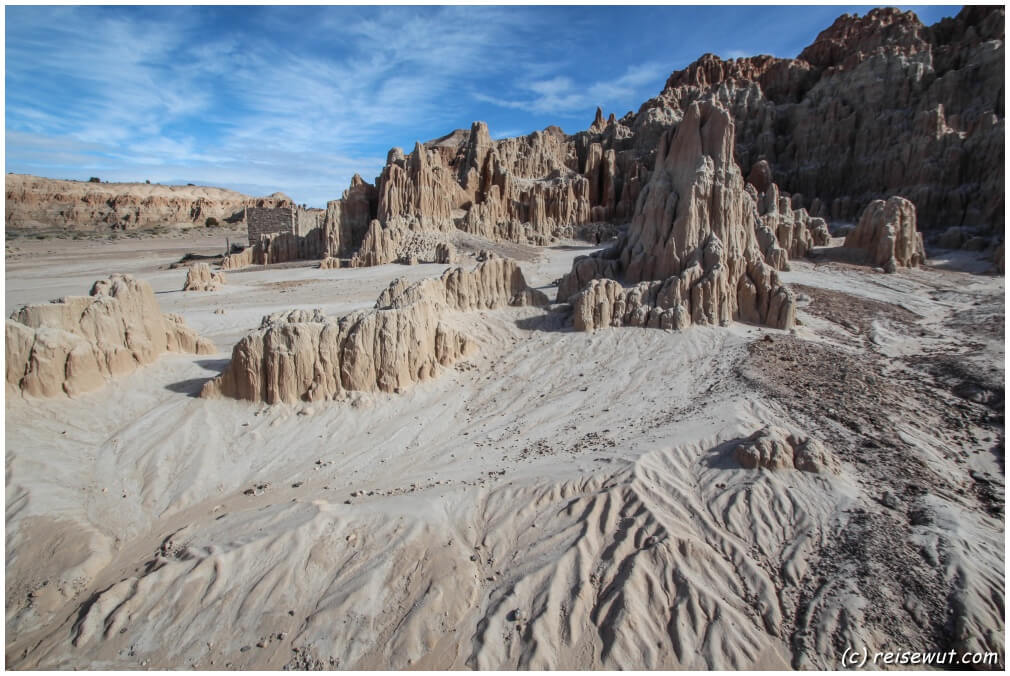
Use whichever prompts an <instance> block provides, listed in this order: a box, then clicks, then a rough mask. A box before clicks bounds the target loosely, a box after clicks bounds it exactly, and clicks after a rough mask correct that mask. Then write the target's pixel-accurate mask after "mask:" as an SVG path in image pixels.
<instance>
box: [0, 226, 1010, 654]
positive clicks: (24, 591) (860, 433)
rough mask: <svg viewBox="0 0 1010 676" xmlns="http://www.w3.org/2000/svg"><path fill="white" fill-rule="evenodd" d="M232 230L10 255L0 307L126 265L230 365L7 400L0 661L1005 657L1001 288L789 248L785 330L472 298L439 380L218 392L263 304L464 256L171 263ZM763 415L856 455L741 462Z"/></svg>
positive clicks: (367, 289)
mask: <svg viewBox="0 0 1010 676" xmlns="http://www.w3.org/2000/svg"><path fill="white" fill-rule="evenodd" d="M223 246H224V237H223V236H222V237H220V241H217V239H215V238H213V237H210V238H207V237H204V236H203V235H201V236H199V237H195V236H194V238H191V239H179V238H173V239H158V240H147V241H118V242H114V243H109V244H99V243H93V242H89V243H86V245H82V244H81V243H80V242H68V241H55V242H54V241H39V242H25V243H24V244H23V248H22V249H20V250H19V251H18V252H16V255H15V256H13V257H11V256H10V255H9V257H8V260H7V269H6V282H7V287H6V296H5V301H6V306H7V312H8V313H10V312H11V311H12V310H13V309H15V308H16V306H17V305H19V304H21V303H27V302H40V301H45V300H48V299H50V298H55V297H57V296H60V295H65V294H73V295H80V294H84V293H86V292H87V289H88V288H89V287H90V285H91V283H92V282H93V281H94V280H96V279H98V278H101V277H105V276H107V275H108V274H109V273H112V272H128V273H131V274H134V275H136V276H139V277H142V278H143V279H145V280H147V281H148V282H150V283H151V284H152V286H153V287H154V289H155V291H156V292H157V297H158V302H159V303H160V305H161V308H162V310H163V311H165V312H176V313H179V314H181V315H183V317H184V318H185V320H186V322H187V323H188V324H189V325H190V326H192V327H194V328H195V329H196V330H198V331H199V332H200V333H201V334H202V335H204V336H206V337H208V338H210V339H211V340H213V341H214V342H215V344H216V345H217V346H218V348H219V350H220V354H218V355H216V356H212V357H208V356H194V355H176V354H172V355H167V356H163V357H161V358H160V359H159V360H158V361H157V362H156V363H154V364H153V365H150V366H148V367H145V368H142V369H140V370H138V371H136V372H134V373H133V374H131V375H129V376H126V377H122V378H119V379H116V380H114V381H112V382H111V383H110V384H109V385H108V386H107V387H106V388H104V389H102V390H100V391H98V392H94V393H90V394H86V395H83V396H79V397H75V398H73V399H66V398H64V399H51V400H27V399H20V398H17V399H15V398H11V397H8V399H7V402H6V435H5V440H6V529H7V539H6V543H5V544H6V565H7V569H6V580H5V585H6V586H5V589H6V624H5V627H6V636H7V641H6V658H7V666H8V667H10V668H16V669H23V668H53V669H67V668H99V669H102V668H109V669H135V668H189V667H197V668H205V669H222V668H266V669H279V668H283V667H293V668H348V669H353V668H357V669H371V668H392V669H399V668H419V669H432V668H436V669H450V668H485V669H513V668H600V667H606V668H683V667H687V668H698V669H704V668H790V667H792V668H838V667H840V666H841V664H840V660H841V657H842V653H843V651H844V650H845V649H846V648H847V647H855V648H864V647H865V648H867V649H868V650H870V651H874V650H924V651H925V650H940V649H948V648H950V649H957V650H959V651H965V650H978V651H989V650H995V651H999V653H1000V656H1001V657H1000V659H1001V660H1002V654H1003V649H1004V645H1003V635H1004V621H1003V616H1004V574H1005V561H1004V547H1005V543H1004V511H1003V510H1004V422H1003V388H1004V375H1003V374H1004V297H1005V296H1004V294H1005V289H1004V279H1003V278H1002V277H993V276H987V275H980V274H969V273H966V272H960V271H957V270H952V269H934V268H929V267H926V268H923V269H913V270H905V269H902V270H901V271H900V272H898V273H897V274H894V275H884V274H881V273H878V272H875V271H873V270H871V269H869V268H865V267H859V266H853V265H848V264H844V263H837V262H827V263H813V262H810V261H794V262H791V266H792V271H791V272H787V273H784V274H783V278H784V279H785V281H787V282H788V283H790V284H795V285H796V287H795V288H796V291H797V293H798V295H799V311H798V317H799V319H800V322H801V323H800V325H799V326H797V327H796V329H795V330H794V331H793V332H784V331H775V330H769V329H763V328H757V327H753V326H748V325H744V324H732V325H731V326H729V327H727V328H717V327H693V328H691V329H689V330H686V331H683V332H680V333H672V332H667V331H660V330H650V329H636V328H620V329H604V330H600V331H597V332H595V333H576V332H573V331H572V330H571V329H570V327H566V325H565V315H564V314H563V313H562V312H559V311H558V310H557V309H553V310H552V309H546V310H544V309H538V308H530V307H526V308H510V309H504V310H496V311H485V312H475V313H469V314H460V315H459V316H458V317H454V318H453V321H454V322H456V323H458V324H459V325H460V326H461V327H465V328H466V329H467V331H468V332H469V333H471V334H472V335H473V336H475V337H476V339H477V340H478V342H479V345H480V350H479V352H478V353H477V354H476V355H474V356H472V357H470V358H468V359H467V360H465V361H463V362H459V363H457V364H456V365H455V366H454V367H453V368H450V369H447V372H446V373H444V374H443V375H442V376H441V377H439V378H436V379H434V380H432V381H429V382H426V383H423V384H421V385H418V386H416V387H414V388H412V389H410V390H409V391H407V392H406V393H404V394H399V395H395V394H389V395H386V394H359V395H355V396H353V397H351V398H350V399H349V400H347V401H339V402H326V403H313V404H304V403H303V404H297V405H286V404H279V405H273V406H266V405H260V404H250V403H248V402H242V401H234V400H229V399H211V400H204V399H200V398H196V396H195V395H196V393H197V392H199V390H200V387H201V386H202V384H203V383H204V382H205V381H206V380H208V379H209V378H211V377H213V376H214V375H216V374H217V373H218V372H220V371H221V370H222V369H223V368H224V366H225V364H226V363H227V360H228V358H229V355H230V351H231V348H232V346H233V345H234V344H235V342H237V341H238V340H239V339H240V338H241V337H242V336H243V335H244V334H245V333H246V332H248V331H250V330H252V329H253V328H255V327H256V326H258V325H259V321H260V318H261V317H262V316H263V315H265V314H268V313H270V312H274V311H278V310H286V309H291V308H306V309H311V308H316V307H318V308H322V309H323V310H324V311H326V312H327V313H330V314H338V313H342V312H346V311H349V310H353V309H357V308H363V307H369V306H371V305H372V304H373V303H374V301H375V298H376V296H377V295H378V294H379V292H380V291H381V290H382V289H383V288H385V287H386V286H387V285H388V283H389V282H390V281H391V280H392V279H393V278H395V277H397V276H405V277H407V278H408V279H410V280H416V279H421V278H424V277H428V276H436V275H438V274H440V273H441V272H442V271H443V270H444V269H445V267H446V266H442V265H417V266H401V265H386V266H380V267H375V268H366V269H356V270H347V269H343V270H320V269H317V268H316V267H314V266H311V265H304V266H284V267H278V268H272V269H255V270H250V271H237V272H229V273H227V284H226V285H225V287H224V288H223V289H222V290H221V291H218V292H212V293H200V292H189V293H184V292H182V291H180V289H181V288H182V285H183V281H184V278H185V274H186V271H185V269H174V270H173V269H168V267H167V266H168V265H169V264H170V263H171V262H173V261H175V260H178V258H179V257H180V256H181V255H182V254H183V253H186V252H188V251H195V252H198V253H206V254H211V253H217V252H219V251H220V250H221V249H223ZM33 247H37V248H38V250H39V251H40V252H41V251H45V253H44V254H42V253H37V254H34V255H33V251H34V249H33ZM590 250H591V249H590V248H588V247H585V246H579V245H574V244H570V245H568V246H558V247H554V248H550V249H545V250H542V251H540V252H539V253H538V252H537V251H535V250H529V251H526V252H525V253H526V254H527V255H526V256H525V258H526V260H525V261H524V263H523V268H524V271H525V272H526V274H527V279H529V281H530V283H531V285H533V286H537V287H540V288H544V289H545V290H546V291H547V292H548V294H549V295H551V297H553V292H552V290H551V289H549V288H546V287H547V286H548V285H550V284H551V283H552V282H553V281H554V280H555V279H557V278H558V277H559V276H560V275H561V274H562V273H563V272H565V271H567V270H568V269H570V265H571V261H572V259H573V258H574V257H575V256H576V255H580V254H584V253H587V252H588V251H590ZM513 253H515V252H513ZM519 253H522V252H519ZM471 260H472V259H464V264H466V265H470V264H472V263H471V262H470V261H471ZM948 267H949V266H948ZM766 425H776V426H779V427H782V428H786V429H788V430H792V431H796V432H800V433H802V434H804V435H809V436H811V437H813V438H816V439H818V440H819V441H820V442H821V443H823V445H824V447H825V448H826V449H827V451H828V452H829V453H830V455H831V457H832V458H833V459H834V460H835V461H837V467H838V472H837V473H821V474H815V473H810V472H802V471H798V470H794V469H781V470H768V469H744V468H742V467H741V465H740V464H739V462H738V461H737V459H736V458H735V456H734V449H735V448H736V446H737V445H738V444H739V442H740V441H741V440H743V439H745V438H746V437H748V436H749V435H751V434H752V433H753V432H755V431H756V430H758V429H760V428H762V427H764V426H766Z"/></svg>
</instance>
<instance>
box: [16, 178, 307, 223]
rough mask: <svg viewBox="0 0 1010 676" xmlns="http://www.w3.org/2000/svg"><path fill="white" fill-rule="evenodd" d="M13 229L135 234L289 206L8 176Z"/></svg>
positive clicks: (238, 196) (199, 189)
mask: <svg viewBox="0 0 1010 676" xmlns="http://www.w3.org/2000/svg"><path fill="white" fill-rule="evenodd" d="M5 180H6V202H5V204H6V210H7V211H6V221H5V222H6V227H7V228H8V229H11V228H18V229H37V228H70V229H81V230H93V229H100V228H110V227H114V228H119V229H122V230H133V229H137V228H150V227H155V226H168V227H189V226H193V225H200V226H202V225H206V223H207V219H208V218H213V219H215V220H217V221H218V222H219V223H224V222H234V223H238V222H241V221H242V219H243V215H242V214H243V210H244V209H245V208H246V207H280V206H290V205H291V198H290V197H287V196H286V195H283V194H281V193H275V194H273V195H270V196H269V197H250V196H248V195H243V194H242V193H238V192H234V191H232V190H225V189H223V188H208V187H204V186H194V185H189V186H176V185H156V184H147V183H90V182H85V181H60V180H56V179H52V178H40V177H38V176H28V175H24V174H7V176H6V179H5Z"/></svg>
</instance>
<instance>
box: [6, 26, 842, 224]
mask: <svg viewBox="0 0 1010 676" xmlns="http://www.w3.org/2000/svg"><path fill="white" fill-rule="evenodd" d="M841 11H844V9H839V8H785V9H781V10H780V9H777V8H770V7H746V8H704V9H703V8H697V7H696V8H689V7H593V8H583V7H578V8H576V7H466V6H453V7H413V6H410V7H229V6H223V7H212V6H200V7H96V6H88V7H83V6H82V7H73V6H71V7H51V6H50V7H46V6H11V7H7V8H6V9H5V17H6V45H5V49H6V73H5V84H6V120H5V125H6V165H7V166H6V170H7V171H19V172H29V173H37V174H41V175H49V176H58V177H65V178H87V177H88V176H93V175H99V176H101V177H102V178H109V179H116V180H145V179H150V180H152V181H161V182H172V181H176V182H180V181H181V182H194V183H209V184H216V185H222V186H224V187H232V188H236V189H240V188H244V189H249V190H252V189H253V188H255V192H261V193H271V192H274V191H277V190H282V191H284V192H287V193H288V194H290V195H291V196H292V197H294V198H295V199H296V200H297V201H299V202H308V203H310V204H314V205H322V204H323V203H325V201H326V200H328V199H332V198H335V197H338V196H339V195H340V193H341V192H342V191H343V189H344V188H345V187H346V186H347V185H348V183H349V181H350V177H351V176H352V175H353V174H354V173H355V172H360V173H361V174H362V175H363V176H365V177H366V178H373V177H374V176H376V175H377V174H378V173H379V171H380V169H381V167H382V164H383V158H384V157H385V154H386V150H388V148H389V147H390V146H394V145H398V146H403V147H408V148H409V147H410V146H411V145H412V144H413V142H414V141H418V140H419V141H424V140H428V139H432V138H437V137H439V136H442V135H443V134H445V133H447V132H449V131H450V130H452V129H454V128H458V127H468V126H469V125H470V123H471V122H472V121H473V120H475V119H482V120H484V121H486V122H487V123H488V125H489V128H491V129H493V130H503V131H501V132H497V131H496V133H495V136H496V137H499V138H500V137H501V136H505V135H513V134H515V133H517V132H516V131H515V130H523V132H520V133H527V132H528V131H531V130H533V129H542V128H544V127H546V126H548V125H550V124H559V125H562V126H566V127H573V126H574V128H575V129H579V128H584V127H585V126H587V125H588V123H589V121H590V120H591V119H592V118H591V116H592V114H593V111H594V110H595V108H596V106H602V107H604V109H605V110H607V111H608V112H609V111H614V112H617V113H618V114H619V115H620V114H621V111H625V110H628V109H637V107H638V106H639V105H640V104H641V102H642V101H644V100H645V99H647V98H649V97H651V96H654V95H655V94H656V93H658V91H659V90H660V89H661V88H662V85H663V83H664V82H665V80H666V77H667V76H668V75H669V73H670V71H671V70H673V69H674V68H677V67H683V66H684V65H686V64H687V63H689V62H690V61H691V60H693V59H694V58H697V56H699V55H700V54H702V53H703V52H705V51H718V50H719V48H720V47H722V46H725V45H730V46H731V47H732V48H733V50H735V51H732V52H727V55H729V56H735V55H736V52H737V51H743V50H750V51H752V52H755V53H757V52H761V51H764V52H767V53H775V54H783V55H790V54H795V53H798V51H799V49H800V48H802V46H803V45H805V44H807V43H809V42H810V41H811V40H812V39H813V37H815V36H816V34H817V32H819V31H820V30H821V29H823V28H824V27H826V26H827V25H829V24H830V21H831V19H832V18H833V16H834V15H836V14H837V13H840V12H841ZM783 26H787V27H788V30H787V29H784V28H782V27H783ZM601 36H605V37H606V40H603V39H602V38H601Z"/></svg>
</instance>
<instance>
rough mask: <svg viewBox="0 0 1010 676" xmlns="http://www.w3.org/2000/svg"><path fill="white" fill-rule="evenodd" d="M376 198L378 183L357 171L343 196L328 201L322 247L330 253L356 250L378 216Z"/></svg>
mask: <svg viewBox="0 0 1010 676" xmlns="http://www.w3.org/2000/svg"><path fill="white" fill-rule="evenodd" d="M377 201H378V194H377V192H376V190H375V186H373V185H372V184H370V183H367V182H365V180H364V179H363V178H361V176H360V175H358V174H355V175H354V177H353V178H352V179H351V186H350V187H349V188H348V189H347V190H345V191H344V194H343V197H341V198H340V199H338V200H333V201H331V202H328V203H327V204H326V216H325V218H324V220H323V232H324V233H325V234H324V237H325V242H324V245H323V248H324V252H325V255H326V256H327V257H331V258H344V257H350V256H351V254H353V253H354V251H355V249H356V248H357V247H358V246H360V245H361V241H362V239H363V238H364V236H365V231H366V230H367V229H368V224H369V223H371V222H372V220H373V219H374V218H375V214H376V209H377Z"/></svg>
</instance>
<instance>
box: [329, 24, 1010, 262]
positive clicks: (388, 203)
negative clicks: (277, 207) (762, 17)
mask: <svg viewBox="0 0 1010 676" xmlns="http://www.w3.org/2000/svg"><path fill="white" fill-rule="evenodd" d="M1003 37H1004V9H1003V8H1002V7H966V8H964V9H963V10H962V11H961V12H959V13H958V15H957V17H956V18H954V19H945V20H944V21H941V22H939V23H937V24H936V25H934V26H925V25H923V24H922V23H921V22H920V21H919V19H918V18H917V17H916V16H915V14H914V13H912V12H901V11H899V10H896V9H874V10H871V11H870V12H868V13H867V14H866V15H865V16H858V15H844V16H841V17H839V18H838V19H837V20H836V21H835V23H834V24H832V26H830V27H829V28H828V29H826V30H824V31H823V32H822V33H821V34H820V35H819V36H818V37H817V39H816V40H815V41H814V42H813V43H812V44H811V45H810V46H808V47H807V48H806V49H804V50H803V51H802V52H801V53H800V54H799V56H798V57H797V58H794V59H786V58H775V57H771V56H756V57H749V58H741V59H732V60H728V61H726V60H723V59H720V58H719V57H718V56H715V55H713V54H706V55H704V56H702V57H701V58H700V59H698V60H697V61H696V62H694V63H693V64H691V65H690V66H688V67H687V68H685V69H684V70H681V71H676V72H674V73H673V74H672V75H671V76H670V78H669V80H668V81H667V83H666V87H665V88H664V89H663V91H662V92H660V94H659V95H658V96H657V97H655V98H653V99H650V100H649V101H647V102H645V103H644V104H643V105H642V106H641V108H640V109H639V110H638V112H637V113H632V112H629V113H627V114H626V115H624V116H623V117H621V118H620V119H617V118H616V116H615V115H613V114H611V115H610V116H609V117H607V118H604V116H603V112H602V111H599V110H598V111H597V115H596V119H595V120H594V122H593V123H592V125H590V127H589V128H588V129H587V130H586V131H582V132H578V133H576V134H574V135H567V134H565V133H564V132H563V131H562V130H561V129H559V128H557V127H548V128H547V129H545V130H543V131H538V132H534V133H532V134H529V135H528V136H524V137H517V138H507V139H501V140H493V139H491V137H490V135H489V133H488V129H487V126H486V125H485V124H484V123H482V122H475V123H473V125H471V127H470V129H469V130H467V129H457V130H456V131H453V132H451V133H450V134H447V135H446V136H443V137H441V138H439V139H435V140H433V141H429V142H427V143H417V144H416V145H415V146H414V148H413V150H412V151H411V152H409V153H405V152H404V151H403V150H402V149H400V148H393V149H392V150H390V151H389V155H388V158H387V163H386V166H385V168H384V169H383V171H382V173H381V175H380V176H379V177H378V178H377V179H376V182H375V184H374V185H371V184H369V183H367V182H365V181H364V180H363V179H361V177H360V176H355V178H354V181H352V184H351V186H350V188H349V189H348V190H347V191H346V192H345V194H344V197H343V198H342V199H340V200H335V201H333V202H331V203H330V204H329V207H328V209H327V223H328V225H327V233H328V234H327V241H328V253H329V255H331V256H335V257H350V256H351V255H353V254H354V253H355V252H357V254H358V258H359V260H360V261H361V264H378V263H385V262H391V261H393V260H396V256H397V255H398V252H399V251H400V250H401V249H402V246H401V242H403V241H404V240H407V239H409V238H411V237H414V236H415V234H414V233H417V232H418V231H428V232H443V233H445V232H451V231H453V230H454V229H459V230H463V231H466V232H469V233H473V234H477V235H482V236H485V237H488V238H490V239H495V240H504V241H511V242H528V243H533V244H541V245H542V244H546V243H548V242H549V241H551V240H552V238H554V237H558V236H563V235H569V234H570V233H571V232H572V228H573V227H574V226H578V225H581V224H587V223H594V222H613V223H626V222H628V221H629V220H630V219H631V218H632V216H633V214H634V212H635V207H636V204H637V201H638V198H639V194H640V192H641V191H642V188H643V187H644V186H645V185H646V184H647V183H648V181H649V178H650V175H651V173H652V172H653V171H654V170H655V166H656V161H657V157H659V153H658V152H657V151H658V150H659V143H660V139H661V138H662V137H663V135H664V134H666V133H667V132H669V131H671V130H672V129H675V128H676V127H677V125H679V124H680V123H681V121H682V120H683V119H684V117H685V115H686V114H687V111H688V110H690V108H691V106H692V105H693V104H694V103H695V102H698V101H702V100H714V101H717V102H718V103H719V104H720V105H722V106H723V107H724V108H726V109H727V110H728V111H729V113H730V115H731V116H732V118H733V119H734V120H735V122H736V125H735V128H734V138H733V144H732V148H731V150H732V155H733V157H734V158H735V161H736V162H737V163H738V164H739V165H740V167H741V170H742V172H743V174H744V175H745V176H748V177H749V178H751V179H752V183H753V184H754V185H755V188H756V190H757V192H758V193H761V194H764V193H766V192H767V191H768V189H769V187H770V184H772V183H775V184H777V189H776V192H779V191H780V192H781V195H782V196H788V202H789V204H788V207H786V206H785V205H781V206H780V205H779V204H778V202H779V199H776V198H770V199H771V200H772V201H773V202H774V204H773V205H770V206H771V208H770V209H769V207H768V206H765V207H764V210H763V212H762V213H763V214H765V215H767V214H768V213H778V214H786V213H787V209H788V210H793V211H799V210H803V211H802V214H801V215H799V218H800V219H801V220H803V221H804V222H805V221H806V220H808V219H811V218H815V219H816V218H820V219H831V220H842V221H855V220H856V218H857V217H858V215H859V214H860V213H861V212H862V211H863V209H864V208H865V207H866V205H867V204H869V203H870V202H871V201H873V200H875V199H886V198H888V197H891V196H895V195H900V196H903V197H905V198H907V199H908V200H910V201H911V202H912V203H913V204H914V205H915V206H916V207H917V209H918V211H919V213H920V218H919V222H920V225H921V226H922V227H924V228H926V229H937V228H945V227H947V226H951V225H959V226H971V227H974V228H977V229H979V230H980V231H982V232H984V233H988V234H989V235H997V236H999V235H1001V233H1002V224H1003V153H1004V150H1003V146H1004V129H1005V126H1004V125H1005V123H1004V115H1005V111H1004V106H1003V95H1002V92H1003V54H1004V45H1003ZM773 220H775V221H776V222H780V219H777V218H775V219H773ZM788 220H793V219H792V218H789V219H788ZM811 227H812V228H813V229H815V230H818V231H820V232H823V227H821V225H820V224H819V223H815V224H814V225H813V226H811ZM771 230H772V231H773V232H775V231H777V230H779V228H778V227H777V225H775V226H771ZM798 234H799V235H801V236H802V235H803V230H802V229H801V230H800V231H799V233H798ZM765 244H766V245H767V242H766V243H765ZM785 244H786V245H785V246H784V247H782V248H783V249H784V250H786V251H787V252H789V253H791V254H792V255H794V256H796V255H802V253H803V252H804V251H805V250H806V249H808V248H809V246H810V242H809V241H807V240H805V239H804V238H803V237H801V238H800V239H797V240H795V241H790V242H786V243H785ZM765 248H767V246H766V247H765ZM776 255H778V254H776ZM777 260H779V262H778V263H775V265H776V267H782V263H781V259H777Z"/></svg>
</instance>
